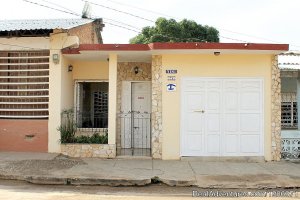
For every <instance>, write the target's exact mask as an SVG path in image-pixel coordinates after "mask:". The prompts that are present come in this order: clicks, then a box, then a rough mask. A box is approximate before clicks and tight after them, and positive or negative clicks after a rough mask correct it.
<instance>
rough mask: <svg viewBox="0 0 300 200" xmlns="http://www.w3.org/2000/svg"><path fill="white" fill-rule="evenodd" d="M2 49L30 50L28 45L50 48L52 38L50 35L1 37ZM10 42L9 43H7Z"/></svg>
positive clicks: (0, 46)
mask: <svg viewBox="0 0 300 200" xmlns="http://www.w3.org/2000/svg"><path fill="white" fill-rule="evenodd" d="M0 43H1V44H0V49H1V51H12V50H28V48H26V47H30V48H33V49H29V50H34V49H38V50H40V49H49V46H50V38H49V37H12V38H0ZM5 44H8V45H5Z"/></svg>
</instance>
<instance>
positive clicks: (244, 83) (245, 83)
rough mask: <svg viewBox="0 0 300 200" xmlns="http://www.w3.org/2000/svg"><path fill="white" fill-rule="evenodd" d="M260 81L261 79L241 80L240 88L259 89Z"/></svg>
mask: <svg viewBox="0 0 300 200" xmlns="http://www.w3.org/2000/svg"><path fill="white" fill-rule="evenodd" d="M261 83H262V81H261V80H241V89H242V90H258V91H259V90H260V89H261Z"/></svg>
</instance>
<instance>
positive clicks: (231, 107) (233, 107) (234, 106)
mask: <svg viewBox="0 0 300 200" xmlns="http://www.w3.org/2000/svg"><path fill="white" fill-rule="evenodd" d="M238 98H239V93H238V92H237V91H225V93H224V105H223V106H224V110H225V112H237V111H238V108H239V102H238Z"/></svg>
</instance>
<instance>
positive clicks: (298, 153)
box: [281, 135, 300, 159]
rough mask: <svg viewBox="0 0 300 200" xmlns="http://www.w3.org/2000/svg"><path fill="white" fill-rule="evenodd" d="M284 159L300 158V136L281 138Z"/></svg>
mask: <svg viewBox="0 0 300 200" xmlns="http://www.w3.org/2000/svg"><path fill="white" fill-rule="evenodd" d="M281 157H282V159H300V137H299V136H298V137H295V136H293V135H290V136H289V137H283V138H281Z"/></svg>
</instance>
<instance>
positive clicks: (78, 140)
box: [74, 135, 90, 144]
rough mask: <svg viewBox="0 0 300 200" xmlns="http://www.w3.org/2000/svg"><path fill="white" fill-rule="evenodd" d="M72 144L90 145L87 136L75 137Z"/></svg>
mask: <svg viewBox="0 0 300 200" xmlns="http://www.w3.org/2000/svg"><path fill="white" fill-rule="evenodd" d="M74 143H80V144H84V143H90V142H89V136H85V135H81V136H78V137H75V141H74Z"/></svg>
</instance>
